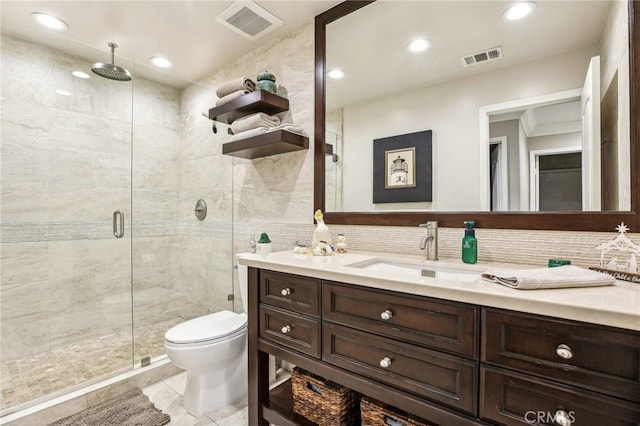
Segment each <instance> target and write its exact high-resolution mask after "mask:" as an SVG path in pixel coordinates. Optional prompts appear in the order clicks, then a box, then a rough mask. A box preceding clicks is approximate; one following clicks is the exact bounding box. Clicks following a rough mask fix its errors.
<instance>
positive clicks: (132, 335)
mask: <svg viewBox="0 0 640 426" xmlns="http://www.w3.org/2000/svg"><path fill="white" fill-rule="evenodd" d="M50 40H51V42H50V43H49V44H48V45H46V46H45V45H42V44H38V43H34V42H32V41H30V40H25V39H22V38H17V37H15V36H13V35H10V34H5V33H3V34H2V39H1V45H0V52H1V57H0V64H1V65H0V66H1V69H0V72H1V73H2V81H1V84H2V123H1V125H2V126H1V153H0V154H1V157H0V158H1V181H0V184H1V191H0V192H1V200H0V201H1V204H0V207H1V234H0V235H1V241H0V242H1V262H2V264H1V272H0V274H1V285H0V331H1V336H0V376H1V377H2V379H1V380H0V388H1V391H2V393H1V399H0V414H1V415H4V414H9V413H11V412H13V411H17V410H20V409H21V408H24V407H25V406H29V405H32V404H34V403H36V402H40V401H43V400H46V399H50V398H51V397H52V396H57V395H60V394H64V393H67V392H68V391H69V390H72V389H77V388H81V387H84V386H86V385H87V384H88V383H92V382H97V381H100V380H104V379H105V378H107V377H111V376H115V375H117V374H120V373H123V372H128V371H130V370H132V369H134V368H136V367H137V366H140V365H141V364H146V363H147V362H151V363H153V362H154V361H155V360H158V359H160V358H161V357H163V356H164V339H163V336H164V333H165V332H166V331H167V330H168V329H169V328H170V327H171V326H173V325H175V324H177V323H179V322H182V321H184V320H187V319H190V318H193V317H196V316H201V315H205V314H208V313H211V312H215V311H219V310H223V309H233V304H232V303H233V302H230V301H229V299H230V298H229V297H228V295H229V294H231V293H233V286H232V243H231V219H232V214H231V210H232V203H231V196H230V194H231V178H230V176H231V166H232V160H231V158H230V157H228V156H222V155H220V154H219V145H216V144H215V143H212V142H215V141H213V140H212V135H211V131H210V123H209V121H208V120H203V119H202V117H201V115H200V114H201V111H203V110H206V109H207V108H209V107H211V105H212V103H213V101H214V99H215V91H213V90H211V89H209V88H206V87H202V86H199V85H197V84H191V83H188V82H185V81H178V80H175V79H170V78H169V77H168V76H167V75H162V76H160V75H159V74H158V78H157V79H156V78H155V77H154V76H155V74H154V71H153V70H151V69H150V68H145V67H144V66H142V65H139V64H134V63H132V61H128V60H126V59H124V58H117V62H118V63H119V64H120V66H118V65H115V59H116V58H114V56H113V50H112V61H111V62H112V63H111V64H106V65H105V66H104V67H103V69H107V68H110V69H111V70H112V71H113V70H115V69H116V68H121V67H126V69H128V70H131V71H132V72H135V76H136V78H135V79H133V80H131V83H130V84H122V83H121V82H119V81H112V80H109V79H104V78H100V77H98V76H96V75H92V74H91V73H90V72H89V70H90V69H92V68H96V66H95V65H93V64H94V63H95V62H96V61H97V60H99V58H100V57H101V56H103V55H104V51H103V50H100V49H91V52H89V53H88V54H87V55H86V56H78V55H72V54H70V53H67V51H66V50H64V51H63V50H62V48H57V47H51V46H52V45H53V44H55V39H54V38H53V36H52V37H51V39H50ZM64 42H65V43H66V44H68V43H69V39H65V40H64ZM61 46H62V44H61ZM114 48H115V46H112V49H114ZM83 49H84V51H87V47H86V46H83ZM103 65H104V64H103ZM121 69H122V70H125V71H126V69H125V68H121ZM73 71H82V72H83V73H84V74H85V75H89V76H90V78H86V77H85V78H76V77H74V76H73V75H72V72H73ZM94 72H95V69H94ZM127 72H128V71H127ZM116 74H117V75H118V76H120V71H118V72H117V73H116ZM116 74H113V73H111V76H112V77H113V76H114V75H116ZM125 74H126V73H125ZM130 74H131V73H129V75H130ZM101 75H102V74H101ZM43 76H46V78H43ZM110 78H111V77H110ZM114 105H117V108H114ZM212 173H215V175H213V174H212ZM225 177H227V178H225ZM198 199H205V200H206V201H207V204H208V205H209V214H208V215H207V218H206V219H205V220H204V221H202V222H201V221H198V220H197V219H196V218H195V217H194V215H193V205H194V203H195V202H196V201H197V200H198ZM114 211H120V212H122V216H119V217H118V218H117V220H118V221H119V222H118V223H117V227H116V228H117V229H116V231H117V235H114V226H113V221H112V219H113V214H114ZM122 220H124V222H122ZM121 225H122V228H120V226H121ZM119 235H121V236H122V238H116V237H117V236H119Z"/></svg>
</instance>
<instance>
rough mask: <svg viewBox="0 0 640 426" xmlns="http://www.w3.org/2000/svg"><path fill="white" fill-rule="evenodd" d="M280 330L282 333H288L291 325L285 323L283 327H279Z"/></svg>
mask: <svg viewBox="0 0 640 426" xmlns="http://www.w3.org/2000/svg"><path fill="white" fill-rule="evenodd" d="M280 331H281V332H282V334H289V332H291V326H290V325H285V326H284V327H282V328H281V329H280Z"/></svg>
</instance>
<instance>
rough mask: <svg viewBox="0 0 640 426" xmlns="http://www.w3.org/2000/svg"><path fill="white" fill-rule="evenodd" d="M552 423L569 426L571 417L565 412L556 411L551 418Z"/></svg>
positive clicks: (571, 421)
mask: <svg viewBox="0 0 640 426" xmlns="http://www.w3.org/2000/svg"><path fill="white" fill-rule="evenodd" d="M553 422H554V423H555V424H557V425H559V426H571V423H573V420H572V416H570V415H569V414H568V413H567V412H566V411H564V410H558V411H556V414H555V415H554V416H553Z"/></svg>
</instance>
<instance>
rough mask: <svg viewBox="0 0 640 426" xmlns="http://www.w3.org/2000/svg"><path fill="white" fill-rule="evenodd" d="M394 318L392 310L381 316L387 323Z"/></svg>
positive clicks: (384, 312)
mask: <svg viewBox="0 0 640 426" xmlns="http://www.w3.org/2000/svg"><path fill="white" fill-rule="evenodd" d="M392 316H393V312H391V310H390V309H386V310H384V311H383V312H382V313H381V314H380V318H382V319H383V320H385V321H387V320H390V319H391V317H392Z"/></svg>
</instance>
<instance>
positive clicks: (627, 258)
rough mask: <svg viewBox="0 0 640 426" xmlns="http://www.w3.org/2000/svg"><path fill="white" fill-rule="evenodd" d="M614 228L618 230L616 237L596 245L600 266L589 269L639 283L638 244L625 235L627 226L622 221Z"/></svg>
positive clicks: (639, 252)
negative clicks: (598, 251)
mask: <svg viewBox="0 0 640 426" xmlns="http://www.w3.org/2000/svg"><path fill="white" fill-rule="evenodd" d="M616 230H617V231H618V236H617V237H616V238H614V239H613V240H611V241H608V242H606V243H602V244H599V245H598V246H597V247H596V248H597V249H598V250H600V267H599V268H591V269H595V270H599V271H601V272H605V273H608V274H609V275H613V276H614V277H615V278H616V279H619V280H624V281H631V282H634V283H638V284H640V275H638V257H639V256H640V245H638V244H636V243H634V242H633V241H631V240H630V239H629V238H628V237H627V235H626V233H627V231H628V230H629V227H628V226H627V225H625V224H624V222H623V223H621V224H620V225H618V226H617V227H616Z"/></svg>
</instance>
